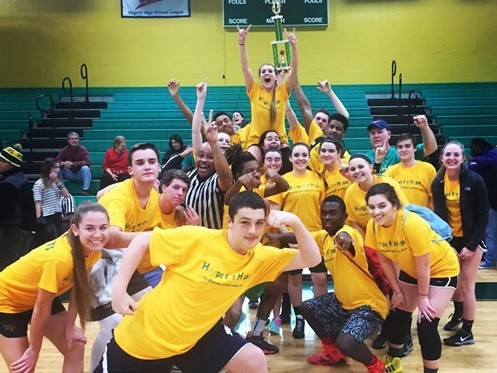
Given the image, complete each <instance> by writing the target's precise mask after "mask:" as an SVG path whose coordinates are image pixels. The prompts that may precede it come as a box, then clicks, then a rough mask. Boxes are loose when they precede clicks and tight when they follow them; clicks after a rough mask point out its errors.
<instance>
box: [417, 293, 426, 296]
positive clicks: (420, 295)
mask: <svg viewBox="0 0 497 373" xmlns="http://www.w3.org/2000/svg"><path fill="white" fill-rule="evenodd" d="M418 295H419V296H420V297H427V296H428V293H426V294H421V293H418Z"/></svg>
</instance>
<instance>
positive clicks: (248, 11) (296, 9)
mask: <svg viewBox="0 0 497 373" xmlns="http://www.w3.org/2000/svg"><path fill="white" fill-rule="evenodd" d="M280 4H281V12H280V15H281V16H283V26H313V27H319V26H320V27H324V26H327V25H328V0H280ZM272 5H273V1H272V0H223V20H224V27H236V26H240V27H247V26H248V25H252V27H262V26H266V27H267V26H272V25H273V24H274V23H273V20H272V19H271V17H272V16H274V13H273V11H272Z"/></svg>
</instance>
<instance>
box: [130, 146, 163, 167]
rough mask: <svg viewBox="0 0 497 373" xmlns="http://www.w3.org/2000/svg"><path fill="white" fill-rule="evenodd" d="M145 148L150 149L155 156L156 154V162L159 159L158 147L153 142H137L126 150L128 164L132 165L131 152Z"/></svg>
mask: <svg viewBox="0 0 497 373" xmlns="http://www.w3.org/2000/svg"><path fill="white" fill-rule="evenodd" d="M147 149H152V150H153V151H154V152H155V154H156V156H157V162H158V161H159V149H157V147H156V146H155V144H152V143H151V142H139V143H138V144H135V145H133V146H132V147H131V149H129V152H128V166H132V165H133V154H134V153H135V152H136V151H137V150H147Z"/></svg>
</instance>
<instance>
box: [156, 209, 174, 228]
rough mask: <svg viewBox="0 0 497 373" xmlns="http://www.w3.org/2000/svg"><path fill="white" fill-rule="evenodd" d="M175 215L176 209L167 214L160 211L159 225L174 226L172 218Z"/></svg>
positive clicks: (162, 226) (163, 226)
mask: <svg viewBox="0 0 497 373" xmlns="http://www.w3.org/2000/svg"><path fill="white" fill-rule="evenodd" d="M175 216H176V209H174V210H173V212H171V213H169V214H164V213H161V217H162V219H161V222H160V224H159V227H160V228H162V229H168V228H176V221H175V219H174V218H175Z"/></svg>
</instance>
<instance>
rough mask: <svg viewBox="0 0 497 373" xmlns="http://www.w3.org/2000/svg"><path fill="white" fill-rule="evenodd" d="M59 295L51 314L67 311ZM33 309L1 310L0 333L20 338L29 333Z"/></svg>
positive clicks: (53, 303)
mask: <svg viewBox="0 0 497 373" xmlns="http://www.w3.org/2000/svg"><path fill="white" fill-rule="evenodd" d="M65 310H66V309H65V308H64V306H63V305H62V302H61V301H60V298H59V297H55V299H54V300H53V302H52V310H51V314H52V315H55V314H58V313H61V312H63V311H65ZM32 316H33V310H29V311H25V312H21V313H2V312H0V334H1V335H3V336H4V337H6V338H20V337H26V336H27V335H28V324H29V323H30V322H31V317H32Z"/></svg>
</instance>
